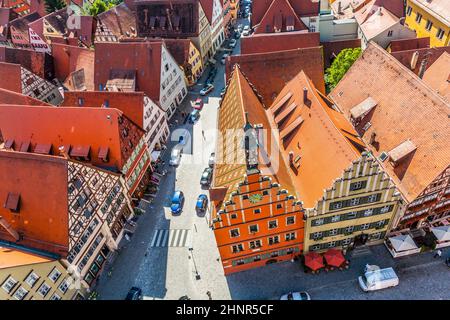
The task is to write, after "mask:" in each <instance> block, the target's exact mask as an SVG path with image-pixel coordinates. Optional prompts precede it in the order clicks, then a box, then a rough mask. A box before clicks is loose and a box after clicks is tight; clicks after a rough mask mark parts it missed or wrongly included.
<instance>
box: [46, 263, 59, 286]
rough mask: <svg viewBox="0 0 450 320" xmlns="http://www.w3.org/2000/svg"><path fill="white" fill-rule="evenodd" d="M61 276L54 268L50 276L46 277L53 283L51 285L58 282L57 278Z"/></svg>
mask: <svg viewBox="0 0 450 320" xmlns="http://www.w3.org/2000/svg"><path fill="white" fill-rule="evenodd" d="M60 276H61V271H59V270H58V269H57V268H56V267H55V268H54V269H53V270H52V272H50V274H49V275H48V278H49V279H50V280H52V281H53V283H55V282H56V281H58V279H59V277H60Z"/></svg>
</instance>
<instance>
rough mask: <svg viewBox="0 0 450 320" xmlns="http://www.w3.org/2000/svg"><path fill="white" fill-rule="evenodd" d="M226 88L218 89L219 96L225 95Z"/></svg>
mask: <svg viewBox="0 0 450 320" xmlns="http://www.w3.org/2000/svg"><path fill="white" fill-rule="evenodd" d="M226 91H227V90H226V89H225V88H223V89H222V90H221V91H220V97H221V98H223V96H224V95H225V92H226Z"/></svg>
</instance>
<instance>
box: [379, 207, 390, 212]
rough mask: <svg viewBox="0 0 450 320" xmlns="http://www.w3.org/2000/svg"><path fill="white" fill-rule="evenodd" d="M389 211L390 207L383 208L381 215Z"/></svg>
mask: <svg viewBox="0 0 450 320" xmlns="http://www.w3.org/2000/svg"><path fill="white" fill-rule="evenodd" d="M388 211H389V206H384V207H383V208H381V209H380V212H381V213H386V212H388Z"/></svg>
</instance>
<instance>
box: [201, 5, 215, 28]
mask: <svg viewBox="0 0 450 320" xmlns="http://www.w3.org/2000/svg"><path fill="white" fill-rule="evenodd" d="M200 4H201V6H202V8H203V11H204V12H205V15H206V17H207V18H208V21H209V24H212V18H213V6H214V0H200Z"/></svg>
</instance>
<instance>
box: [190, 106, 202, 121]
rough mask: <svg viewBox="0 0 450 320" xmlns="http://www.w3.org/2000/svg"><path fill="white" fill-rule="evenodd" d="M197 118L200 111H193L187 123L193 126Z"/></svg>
mask: <svg viewBox="0 0 450 320" xmlns="http://www.w3.org/2000/svg"><path fill="white" fill-rule="evenodd" d="M199 118H200V111H198V110H197V109H196V110H193V111H192V112H191V114H190V115H189V122H190V123H192V124H194V123H195V122H196V121H197V120H198V119H199Z"/></svg>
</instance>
